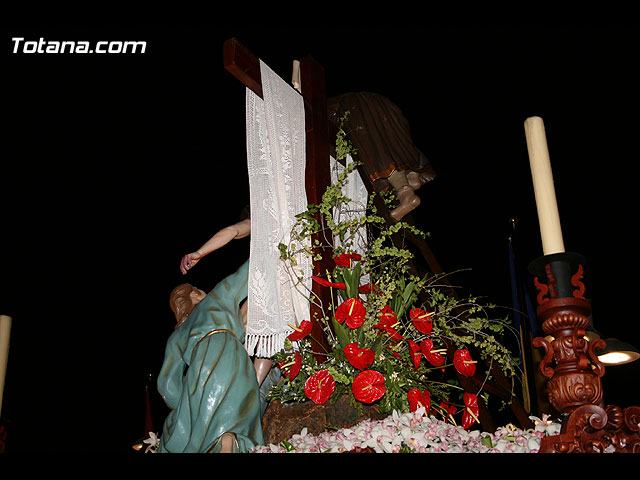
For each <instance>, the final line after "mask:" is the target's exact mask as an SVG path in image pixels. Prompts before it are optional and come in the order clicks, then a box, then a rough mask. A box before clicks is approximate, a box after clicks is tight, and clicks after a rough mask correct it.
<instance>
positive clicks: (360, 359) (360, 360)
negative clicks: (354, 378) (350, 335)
mask: <svg viewBox="0 0 640 480" xmlns="http://www.w3.org/2000/svg"><path fill="white" fill-rule="evenodd" d="M344 354H345V356H346V357H347V360H348V361H349V363H350V364H351V365H353V366H354V367H356V368H357V369H358V370H365V369H367V368H369V367H370V366H371V364H372V363H373V361H374V360H375V357H376V352H374V351H373V350H370V349H368V348H358V342H353V343H350V344H349V345H347V346H346V347H344Z"/></svg>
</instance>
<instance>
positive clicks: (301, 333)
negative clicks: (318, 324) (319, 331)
mask: <svg viewBox="0 0 640 480" xmlns="http://www.w3.org/2000/svg"><path fill="white" fill-rule="evenodd" d="M289 326H290V327H291V328H293V329H294V330H295V331H294V332H292V333H290V334H289V336H288V337H287V338H288V339H289V340H291V341H292V342H297V341H299V340H302V339H303V338H304V337H306V336H307V335H309V334H310V333H311V329H312V328H313V324H312V323H311V322H310V321H309V320H303V321H302V322H300V326H299V327H294V326H293V325H291V324H289Z"/></svg>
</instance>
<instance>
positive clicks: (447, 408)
mask: <svg viewBox="0 0 640 480" xmlns="http://www.w3.org/2000/svg"><path fill="white" fill-rule="evenodd" d="M440 408H442V409H443V410H444V411H445V412H447V416H446V417H444V421H445V423H446V422H447V421H448V420H449V417H450V416H451V415H453V414H454V413H456V411H457V410H458V409H457V408H456V407H454V406H453V405H449V404H448V403H445V402H442V403H441V404H440Z"/></svg>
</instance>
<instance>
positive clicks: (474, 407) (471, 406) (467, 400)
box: [462, 393, 480, 430]
mask: <svg viewBox="0 0 640 480" xmlns="http://www.w3.org/2000/svg"><path fill="white" fill-rule="evenodd" d="M464 405H465V409H464V413H463V414H462V428H464V429H465V430H466V429H468V428H469V427H470V426H471V425H473V424H474V423H475V422H478V423H480V420H478V416H479V414H480V408H479V407H478V397H477V396H476V395H474V394H473V393H465V394H464Z"/></svg>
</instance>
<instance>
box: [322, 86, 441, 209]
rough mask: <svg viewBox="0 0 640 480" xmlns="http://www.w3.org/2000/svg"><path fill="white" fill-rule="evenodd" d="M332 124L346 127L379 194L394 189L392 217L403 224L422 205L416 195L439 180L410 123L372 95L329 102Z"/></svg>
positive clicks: (349, 95)
mask: <svg viewBox="0 0 640 480" xmlns="http://www.w3.org/2000/svg"><path fill="white" fill-rule="evenodd" d="M327 107H328V116H329V121H330V122H332V123H333V124H334V125H336V126H339V123H340V121H341V119H342V118H344V115H345V113H347V114H348V115H347V117H346V119H345V120H344V124H342V128H343V129H344V131H345V132H346V135H347V138H348V139H349V140H350V141H351V143H352V145H353V146H354V147H355V149H356V151H357V157H358V159H359V160H360V161H362V163H363V167H364V170H365V171H366V172H367V173H368V175H369V178H370V180H371V183H372V184H374V185H376V183H377V185H376V190H379V191H382V190H386V189H387V188H388V187H389V185H391V186H392V187H393V188H394V189H395V191H396V193H397V196H398V200H399V205H398V206H397V207H396V208H395V209H394V210H393V211H392V212H391V216H392V217H393V218H394V219H395V220H397V221H399V220H401V219H402V218H403V217H404V216H405V215H406V214H408V213H409V212H411V211H412V210H414V209H415V208H416V207H418V205H420V197H418V196H417V195H416V193H415V191H416V190H418V189H419V188H420V187H422V186H423V185H424V184H425V183H427V182H430V181H431V180H433V179H434V178H435V176H436V174H435V171H434V170H433V168H432V166H431V164H430V163H429V161H428V160H427V158H426V157H425V155H424V154H423V153H422V152H421V151H420V150H419V149H418V148H417V147H416V146H415V145H414V144H413V141H412V138H411V132H410V129H409V122H408V121H407V119H406V118H405V116H404V115H403V113H402V111H401V110H400V108H399V107H398V106H397V105H395V104H394V103H392V102H391V101H390V100H389V99H388V98H386V97H384V96H382V95H379V94H376V93H369V92H356V93H345V94H343V95H339V96H337V97H333V98H330V99H328V100H327Z"/></svg>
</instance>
